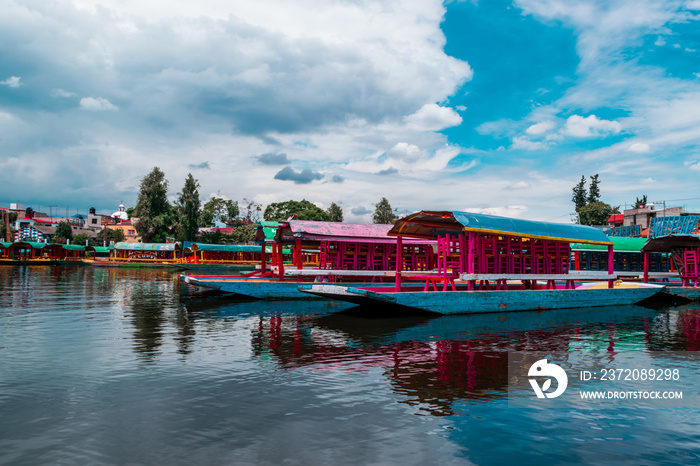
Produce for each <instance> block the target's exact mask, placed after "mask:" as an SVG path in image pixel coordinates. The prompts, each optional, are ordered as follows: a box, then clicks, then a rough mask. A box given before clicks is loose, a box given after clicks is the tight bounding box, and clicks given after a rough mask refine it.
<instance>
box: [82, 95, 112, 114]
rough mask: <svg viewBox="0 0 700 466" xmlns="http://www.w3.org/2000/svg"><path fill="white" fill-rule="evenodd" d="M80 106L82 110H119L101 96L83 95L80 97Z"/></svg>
mask: <svg viewBox="0 0 700 466" xmlns="http://www.w3.org/2000/svg"><path fill="white" fill-rule="evenodd" d="M80 108H82V109H83V110H90V111H93V112H101V111H112V112H113V111H117V110H119V108H118V107H116V106H115V105H114V104H112V102H110V101H109V100H107V99H105V98H102V97H97V98H93V97H83V98H82V99H80Z"/></svg>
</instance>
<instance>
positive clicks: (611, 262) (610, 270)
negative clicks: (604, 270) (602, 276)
mask: <svg viewBox="0 0 700 466" xmlns="http://www.w3.org/2000/svg"><path fill="white" fill-rule="evenodd" d="M613 273H615V254H614V253H613V245H612V244H611V245H609V246H608V275H612V274H613ZM613 287H614V282H613V280H612V279H608V288H613Z"/></svg>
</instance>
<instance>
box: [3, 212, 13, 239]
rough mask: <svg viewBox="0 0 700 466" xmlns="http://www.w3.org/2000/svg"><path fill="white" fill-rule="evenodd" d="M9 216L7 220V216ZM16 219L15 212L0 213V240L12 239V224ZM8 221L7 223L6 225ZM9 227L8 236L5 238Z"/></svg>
mask: <svg viewBox="0 0 700 466" xmlns="http://www.w3.org/2000/svg"><path fill="white" fill-rule="evenodd" d="M7 217H9V220H8V218H7ZM16 221H17V212H9V213H8V212H7V211H4V212H3V213H2V219H0V241H8V240H9V241H12V224H13V223H15V222H16ZM8 223H9V225H8ZM8 229H9V232H10V234H9V238H7V236H8V235H7V231H8Z"/></svg>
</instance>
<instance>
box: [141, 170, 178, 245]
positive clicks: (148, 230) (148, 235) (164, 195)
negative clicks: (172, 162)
mask: <svg viewBox="0 0 700 466" xmlns="http://www.w3.org/2000/svg"><path fill="white" fill-rule="evenodd" d="M134 214H135V216H136V217H138V219H139V220H138V221H137V222H136V223H135V224H134V228H136V231H137V232H138V234H139V236H140V237H141V241H143V242H144V243H152V242H165V239H166V238H167V236H168V234H169V229H170V224H171V217H172V207H171V206H170V203H169V202H168V180H166V179H165V174H164V173H163V172H162V171H161V170H160V168H158V167H153V170H152V171H151V173H149V174H148V175H146V176H145V177H144V178H143V179H142V180H141V186H140V187H139V197H138V200H137V202H136V207H135V209H134Z"/></svg>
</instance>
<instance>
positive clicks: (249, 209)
mask: <svg viewBox="0 0 700 466" xmlns="http://www.w3.org/2000/svg"><path fill="white" fill-rule="evenodd" d="M243 209H245V213H244V214H243V218H244V219H246V220H247V221H249V222H258V221H260V212H262V205H260V204H259V203H257V202H255V201H254V200H252V199H248V198H246V197H244V198H243Z"/></svg>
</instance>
